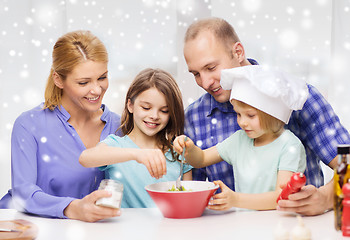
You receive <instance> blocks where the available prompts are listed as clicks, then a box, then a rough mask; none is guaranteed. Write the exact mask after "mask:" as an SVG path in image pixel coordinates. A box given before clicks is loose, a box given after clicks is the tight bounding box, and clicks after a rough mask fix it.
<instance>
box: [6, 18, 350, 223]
mask: <svg viewBox="0 0 350 240" xmlns="http://www.w3.org/2000/svg"><path fill="white" fill-rule="evenodd" d="M183 53H184V57H185V60H186V63H187V66H188V71H189V72H190V73H192V74H193V76H194V78H195V81H196V83H197V85H198V86H199V87H201V88H203V89H204V90H205V91H206V93H205V94H203V95H202V96H201V97H200V98H199V99H197V100H196V101H194V102H193V103H192V104H190V105H189V106H188V107H187V108H186V109H184V106H183V100H182V95H181V92H180V89H179V87H178V85H177V83H176V80H175V79H174V78H173V77H172V76H171V75H170V74H169V73H168V72H166V71H164V70H161V69H151V68H148V69H144V70H143V71H141V72H140V73H138V74H137V75H136V77H135V79H134V80H133V82H132V83H131V85H130V87H129V89H128V91H127V94H126V98H125V105H124V110H123V112H122V114H121V116H119V115H118V114H116V113H114V112H112V111H110V110H109V109H108V107H107V106H106V105H104V104H103V103H102V102H103V96H104V94H105V92H106V91H107V89H108V67H107V66H108V54H107V51H106V48H105V46H104V44H103V43H102V42H101V41H100V40H99V39H98V38H97V37H96V36H94V35H93V34H92V33H91V32H89V31H74V32H70V33H67V34H65V35H63V36H62V37H60V38H59V39H58V40H57V42H56V43H55V45H54V47H53V52H52V67H51V70H50V75H49V77H48V79H47V85H46V89H45V102H44V103H42V104H40V105H39V106H37V107H35V108H33V109H31V110H29V111H27V112H24V113H22V114H21V115H20V116H19V117H18V118H17V119H16V121H15V123H14V125H13V130H12V137H11V167H12V189H10V190H9V191H8V193H7V194H6V195H5V196H3V197H2V199H1V200H0V208H16V209H18V210H19V211H22V212H27V213H31V214H35V215H39V216H44V217H54V218H69V219H77V220H81V221H87V222H96V221H99V220H102V219H106V218H111V217H116V216H119V215H120V214H121V211H120V210H116V209H113V208H108V207H102V206H97V205H95V202H96V201H97V200H98V199H100V198H103V197H109V196H110V193H109V192H108V191H103V190H97V188H98V186H99V183H100V182H101V180H102V179H104V178H112V179H117V180H118V181H120V182H122V183H123V185H124V197H123V201H122V208H129V207H137V208H144V207H153V206H155V205H154V203H153V201H152V200H151V198H150V197H149V195H148V194H147V192H146V191H145V190H144V187H145V186H146V185H148V184H151V183H155V182H160V181H174V180H176V178H177V177H178V176H179V173H180V161H179V159H180V155H181V153H182V151H183V148H184V147H185V146H186V151H185V158H186V162H187V163H186V164H185V168H184V180H201V181H205V180H209V181H213V182H214V183H215V184H217V185H219V186H220V191H218V192H217V193H216V194H215V195H214V197H213V199H212V200H211V201H210V204H209V205H208V208H211V209H214V210H227V209H229V208H232V207H240V208H248V209H256V210H268V209H276V208H277V209H278V210H280V211H288V212H296V213H300V214H303V215H318V214H322V213H324V212H326V211H328V210H329V209H331V208H332V207H333V183H332V182H333V181H331V182H330V183H328V184H326V185H324V179H323V173H322V169H321V166H320V161H322V162H323V163H325V164H326V165H328V166H329V167H330V168H334V167H335V166H336V164H337V158H336V155H337V146H338V145H339V144H346V143H347V144H348V143H350V134H349V133H348V131H347V130H346V129H345V128H344V127H343V126H342V124H341V123H340V120H339V118H338V117H337V115H336V114H335V113H334V111H333V109H332V107H331V106H330V104H329V103H328V102H327V101H326V99H325V98H324V97H323V96H322V95H321V94H320V93H319V92H318V90H317V89H316V88H315V87H313V86H312V85H310V84H307V83H305V82H303V81H301V80H299V79H297V78H294V77H292V76H290V75H289V74H286V73H284V72H281V71H277V70H273V69H268V68H264V67H262V66H260V65H259V64H258V62H257V61H256V60H254V59H250V58H247V57H246V55H245V49H244V47H243V44H242V42H241V41H240V39H239V37H238V36H237V34H236V32H235V30H234V28H233V27H232V26H231V25H230V24H229V23H228V22H227V21H225V20H224V19H220V18H215V17H212V18H207V19H201V20H198V21H196V22H194V23H193V24H191V25H190V26H189V27H188V29H187V31H186V34H185V37H184V49H183ZM185 136H187V140H186V141H185ZM294 172H304V173H305V176H306V178H307V185H306V186H304V187H303V188H302V189H301V191H300V192H298V193H294V194H291V195H290V196H289V199H288V200H280V201H278V203H276V199H277V197H278V195H279V193H280V192H281V191H282V189H283V188H284V187H285V185H286V183H287V182H288V180H289V178H290V176H291V175H292V174H293V173H294Z"/></svg>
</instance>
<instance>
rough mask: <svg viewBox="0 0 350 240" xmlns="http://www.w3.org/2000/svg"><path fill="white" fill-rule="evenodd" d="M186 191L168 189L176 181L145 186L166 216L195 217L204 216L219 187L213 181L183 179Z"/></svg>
mask: <svg viewBox="0 0 350 240" xmlns="http://www.w3.org/2000/svg"><path fill="white" fill-rule="evenodd" d="M181 183H182V186H183V187H184V188H185V189H186V191H168V190H169V189H171V188H172V187H173V186H175V181H171V182H160V183H154V184H150V185H147V186H146V187H145V189H146V191H147V192H148V194H149V195H150V196H151V198H152V199H153V201H154V202H155V203H156V205H157V207H158V208H159V209H160V211H161V212H162V214H163V216H164V217H167V218H195V217H200V216H202V214H203V212H204V210H205V208H206V207H207V206H208V202H209V200H210V198H211V197H212V196H213V194H214V193H215V191H216V190H217V189H218V188H219V186H218V185H215V184H214V183H212V182H204V181H182V182H181Z"/></svg>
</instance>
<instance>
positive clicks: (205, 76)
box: [184, 31, 240, 103]
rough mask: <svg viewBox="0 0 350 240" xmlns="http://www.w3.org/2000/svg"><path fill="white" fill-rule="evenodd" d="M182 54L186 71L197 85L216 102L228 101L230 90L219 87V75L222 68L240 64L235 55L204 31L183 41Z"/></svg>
mask: <svg viewBox="0 0 350 240" xmlns="http://www.w3.org/2000/svg"><path fill="white" fill-rule="evenodd" d="M233 48H234V47H233V45H232V50H233ZM184 56H185V60H186V62H187V66H188V71H189V72H190V73H192V74H193V75H194V77H195V79H196V82H197V84H198V86H200V87H201V88H203V89H204V90H205V91H207V92H208V93H209V94H211V95H212V96H213V97H214V98H215V100H216V101H218V102H221V103H224V102H227V101H229V98H230V92H231V91H230V90H224V89H223V88H222V87H221V85H220V75H221V70H223V69H228V68H234V67H239V66H240V62H239V61H238V59H237V58H236V57H235V55H234V54H231V53H230V52H229V51H228V50H227V48H225V46H224V44H223V43H222V42H220V41H217V40H216V38H215V37H214V36H213V34H212V33H211V32H208V31H206V32H202V33H200V34H199V35H198V36H197V37H196V38H195V39H193V40H189V41H187V42H186V43H185V46H184Z"/></svg>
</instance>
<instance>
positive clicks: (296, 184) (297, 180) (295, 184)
mask: <svg viewBox="0 0 350 240" xmlns="http://www.w3.org/2000/svg"><path fill="white" fill-rule="evenodd" d="M305 183H306V177H305V175H304V174H303V173H300V172H296V173H293V175H292V176H291V178H290V180H289V182H288V183H287V186H286V187H285V188H283V190H282V192H281V194H280V195H279V196H278V198H277V201H276V202H278V201H279V200H282V199H283V200H285V199H288V196H289V194H292V193H296V192H299V191H300V189H301V187H302V186H304V185H305Z"/></svg>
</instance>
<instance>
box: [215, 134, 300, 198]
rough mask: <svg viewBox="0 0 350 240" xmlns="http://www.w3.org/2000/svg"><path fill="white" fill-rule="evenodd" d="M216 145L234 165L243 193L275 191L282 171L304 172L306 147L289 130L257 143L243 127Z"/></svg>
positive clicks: (236, 185)
mask: <svg viewBox="0 0 350 240" xmlns="http://www.w3.org/2000/svg"><path fill="white" fill-rule="evenodd" d="M216 148H217V150H218V152H219V155H220V157H221V158H222V159H223V160H224V161H226V162H228V163H229V164H231V165H232V167H233V174H234V177H235V189H236V191H237V192H243V193H263V192H270V191H274V190H275V188H276V182H277V173H278V171H279V170H287V171H291V172H304V171H305V168H306V155H305V148H304V146H303V144H302V143H301V142H300V140H299V139H298V138H297V137H296V136H295V135H294V134H293V133H292V132H291V131H289V130H285V131H284V132H283V133H282V134H281V136H279V137H278V138H277V139H275V140H274V141H273V142H271V143H269V144H267V145H265V146H259V147H255V146H254V139H252V138H249V137H248V136H247V134H246V133H245V132H244V131H243V130H239V131H237V132H235V133H234V134H232V135H231V136H230V137H229V138H227V139H225V140H224V141H223V142H221V143H218V144H217V145H216Z"/></svg>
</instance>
